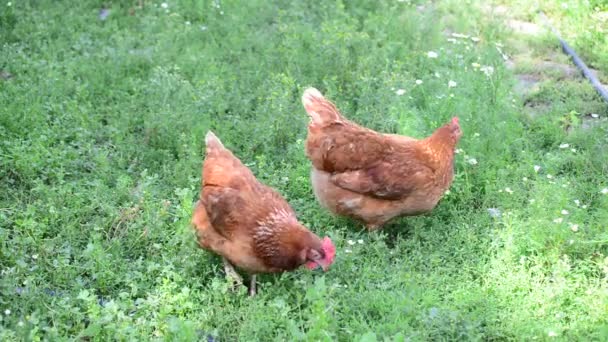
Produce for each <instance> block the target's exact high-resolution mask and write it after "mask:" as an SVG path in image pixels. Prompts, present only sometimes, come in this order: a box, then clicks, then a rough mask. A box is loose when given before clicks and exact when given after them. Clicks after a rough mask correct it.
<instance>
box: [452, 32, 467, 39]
mask: <svg viewBox="0 0 608 342" xmlns="http://www.w3.org/2000/svg"><path fill="white" fill-rule="evenodd" d="M452 37H454V38H465V39H468V38H469V37H470V36H469V35H466V34H462V33H456V32H454V33H452Z"/></svg>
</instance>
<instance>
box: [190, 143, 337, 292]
mask: <svg viewBox="0 0 608 342" xmlns="http://www.w3.org/2000/svg"><path fill="white" fill-rule="evenodd" d="M205 141H206V145H207V146H206V157H205V161H204V164H203V171H202V173H203V180H202V189H201V193H200V200H199V201H198V202H197V203H196V207H195V209H194V213H193V217H192V224H193V225H194V227H195V229H196V232H197V237H198V243H199V245H200V246H201V247H202V248H204V249H206V250H210V251H213V252H215V253H217V254H219V255H221V256H222V257H223V259H224V268H225V271H226V274H227V275H228V276H229V277H231V278H233V280H234V281H236V282H237V283H242V279H241V277H240V276H239V275H238V274H237V273H236V272H235V270H234V268H233V267H232V265H235V266H237V267H238V268H241V269H243V270H245V271H247V272H249V273H251V274H252V277H251V286H250V294H251V295H254V294H255V274H257V273H274V272H283V271H291V270H293V269H295V268H297V267H299V266H301V265H303V264H306V266H307V267H308V268H310V269H315V268H317V267H318V266H321V267H322V268H323V270H324V271H326V270H327V269H328V268H329V265H331V263H332V262H333V259H334V256H335V247H334V245H333V244H332V242H331V240H330V239H329V238H328V237H326V238H325V239H323V240H321V239H320V238H319V237H318V236H317V235H315V234H314V233H312V232H311V231H309V230H308V229H307V228H306V227H304V226H303V225H301V224H300V223H299V222H298V220H297V219H296V215H295V212H294V211H293V209H292V208H291V207H290V206H289V204H287V202H286V201H285V200H284V199H283V198H282V197H281V195H279V193H277V192H276V191H274V190H273V189H271V188H269V187H268V186H266V185H264V184H262V183H260V182H258V180H257V179H256V178H255V176H254V175H253V173H252V172H251V171H250V170H249V169H248V168H247V167H246V166H245V165H243V163H241V161H240V160H239V159H238V158H236V157H235V156H234V155H233V154H232V152H230V151H229V150H228V149H226V148H225V147H224V145H223V144H222V143H221V141H220V140H219V139H218V138H217V137H216V136H215V135H214V134H213V133H212V132H209V133H207V136H206V139H205ZM231 264H232V265H231Z"/></svg>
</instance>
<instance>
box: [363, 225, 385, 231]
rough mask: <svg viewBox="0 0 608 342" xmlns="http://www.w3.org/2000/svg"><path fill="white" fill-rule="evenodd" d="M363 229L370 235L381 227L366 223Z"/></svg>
mask: <svg viewBox="0 0 608 342" xmlns="http://www.w3.org/2000/svg"><path fill="white" fill-rule="evenodd" d="M365 227H366V228H367V231H368V232H370V233H371V232H373V231H376V230H378V229H380V228H382V225H381V224H372V223H368V224H366V225H365Z"/></svg>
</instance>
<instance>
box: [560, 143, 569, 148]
mask: <svg viewBox="0 0 608 342" xmlns="http://www.w3.org/2000/svg"><path fill="white" fill-rule="evenodd" d="M568 147H570V144H561V145H559V148H568Z"/></svg>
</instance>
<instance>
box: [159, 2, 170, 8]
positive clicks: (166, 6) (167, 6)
mask: <svg viewBox="0 0 608 342" xmlns="http://www.w3.org/2000/svg"><path fill="white" fill-rule="evenodd" d="M160 7H162V8H169V4H167V3H166V2H163V3H162V4H160Z"/></svg>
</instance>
